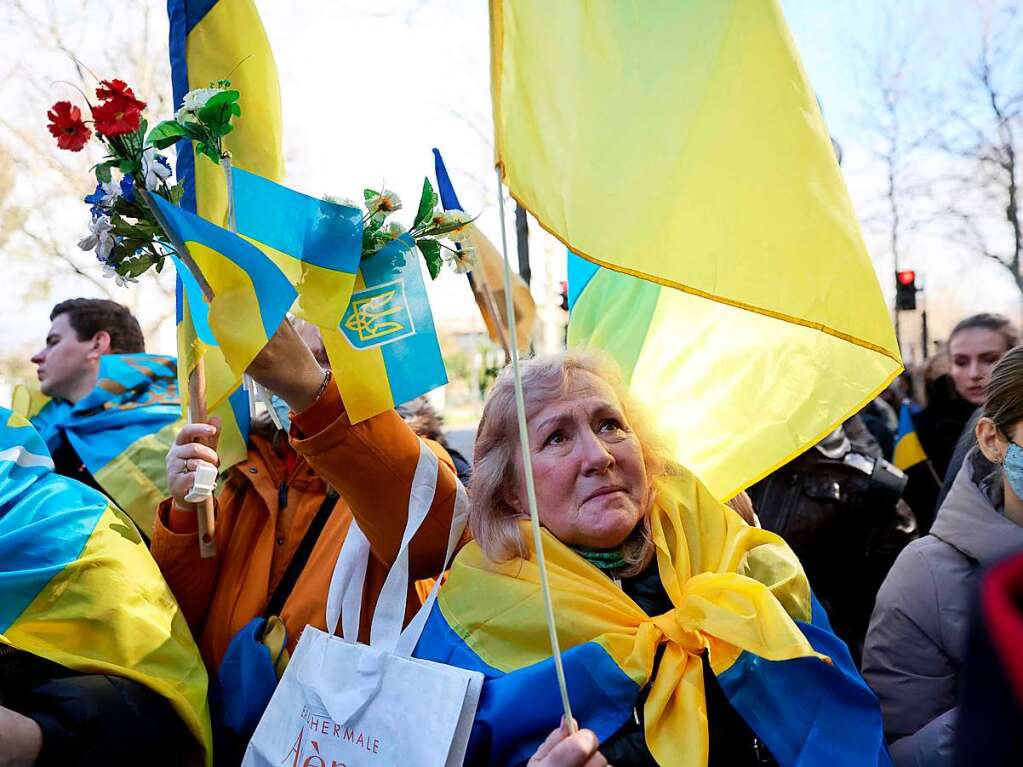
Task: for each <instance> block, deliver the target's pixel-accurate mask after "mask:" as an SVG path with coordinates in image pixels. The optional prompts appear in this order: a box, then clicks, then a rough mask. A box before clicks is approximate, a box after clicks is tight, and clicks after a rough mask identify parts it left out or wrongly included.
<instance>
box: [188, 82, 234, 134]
mask: <svg viewBox="0 0 1023 767" xmlns="http://www.w3.org/2000/svg"><path fill="white" fill-rule="evenodd" d="M239 95H240V94H239V93H238V91H220V93H215V94H214V95H213V96H212V97H211V98H210V100H209V101H207V102H206V103H205V104H204V105H203V108H202V109H200V110H199V112H198V114H197V115H196V117H198V118H199V122H201V123H203V124H204V125H206V126H207V127H208V128H209V129H210V131H211V132H212V133H213V134H214V135H216V136H225V135H227V133H229V132H230V130H231V128H230V127H229V126H230V124H231V118H232V117H238V116H239V115H241V113H242V110H241V107H240V106H238V104H237V101H238V97H239Z"/></svg>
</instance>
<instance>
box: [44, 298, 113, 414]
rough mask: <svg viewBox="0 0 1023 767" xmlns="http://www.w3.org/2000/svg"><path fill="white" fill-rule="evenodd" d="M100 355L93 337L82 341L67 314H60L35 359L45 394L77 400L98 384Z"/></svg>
mask: <svg viewBox="0 0 1023 767" xmlns="http://www.w3.org/2000/svg"><path fill="white" fill-rule="evenodd" d="M97 359H98V355H97V354H96V348H95V344H94V343H93V340H92V339H88V340H85V341H79V340H78V334H77V333H76V332H75V329H74V328H73V327H71V323H70V322H69V321H68V315H67V314H58V315H57V316H56V317H55V318H54V320H53V324H52V325H50V330H49V332H48V333H47V334H46V346H44V347H43V348H42V349H41V350H40V351H39V352H37V353H36V354H35V355H34V356H33V357H32V362H33V363H34V364H35V365H36V375H38V377H39V388H40V389H41V390H42V392H43V394H45V395H46V396H48V397H57V398H60V399H66V400H70V401H72V402H76V401H78V400H79V399H81V398H82V397H83V396H84V395H85V394H87V393H88V392H89V390H91V388H92V386H93V385H94V384H95V381H94V380H93V379H94V378H95V374H96V360H97ZM83 389H84V392H83Z"/></svg>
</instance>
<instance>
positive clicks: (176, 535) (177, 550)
mask: <svg viewBox="0 0 1023 767" xmlns="http://www.w3.org/2000/svg"><path fill="white" fill-rule="evenodd" d="M217 533H218V538H219V537H220V535H221V534H222V531H221V530H217ZM150 551H151V552H152V554H153V559H155V560H156V564H157V565H159V566H160V572H161V573H163V578H164V580H165V581H167V585H168V586H170V589H171V591H172V592H173V593H174V598H175V599H177V600H178V604H179V605H181V611H182V612H183V613H184V615H185V620H187V621H188V627H189V628H190V629H192V633H193V634H194V635H195V636H199V634H200V632H201V630H202V626H203V624H204V623H205V622H206V614H207V612H208V611H209V607H210V600H211V599H212V597H213V586H214V583H215V582H216V580H217V567H218V563H219V560H218V558H217V557H212V558H210V559H203V558H202V557H200V556H199V532H198V522H197V520H196V515H195V514H189V513H188V512H182V511H178V510H177V509H175V508H174V507H173V504H172V503H171V500H170V499H169V498H168V499H167V500H165V501H164V502H163V503H161V504H160V506H159V507H158V508H157V510H156V520H155V521H154V522H153V540H152V543H151V545H150Z"/></svg>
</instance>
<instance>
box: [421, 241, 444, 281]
mask: <svg viewBox="0 0 1023 767" xmlns="http://www.w3.org/2000/svg"><path fill="white" fill-rule="evenodd" d="M416 247H418V248H419V251H420V252H421V253H422V254H423V258H424V259H425V260H426V268H427V269H428V270H429V272H430V279H431V280H435V279H437V276H438V275H439V274H440V268H441V266H442V265H443V263H444V261H443V259H442V258H441V257H440V243H439V242H437V241H436V240H425V239H424V240H416Z"/></svg>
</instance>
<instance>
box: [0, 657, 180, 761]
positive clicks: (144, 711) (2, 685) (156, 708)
mask: <svg viewBox="0 0 1023 767" xmlns="http://www.w3.org/2000/svg"><path fill="white" fill-rule="evenodd" d="M0 705H2V706H4V707H6V708H9V709H11V710H12V711H16V712H17V713H19V714H21V715H22V716H27V717H28V718H29V719H32V720H33V721H35V722H36V724H38V725H39V727H40V729H41V730H42V732H43V750H42V752H41V753H40V755H39V759H38V761H37V762H36V767H58V766H59V767H100V766H101V765H102V766H103V767H107V766H108V765H122V764H123V765H128V764H146V765H157V766H158V767H178V765H187V764H192V763H194V762H193V761H191V760H194V759H195V757H196V755H195V753H194V750H193V749H194V743H195V739H194V738H193V737H192V735H191V733H190V732H189V731H188V729H187V727H186V726H185V724H184V723H183V722H182V721H181V719H180V718H179V717H178V715H177V713H175V711H174V709H173V707H172V706H171V704H170V702H169V701H168V700H167V699H166V698H164V697H162V696H160V695H158V694H157V693H155V692H153V691H152V690H150V689H149V688H148V687H146V686H145V685H142V684H140V683H139V682H135V681H133V680H131V679H125V678H124V677H119V676H112V675H108V674H80V673H77V672H75V671H71V670H70V669H67V668H64V667H63V666H59V665H57V664H56V663H52V662H50V661H48V660H44V659H42V658H39V657H37V656H35V655H31V654H29V653H26V652H22V651H19V650H14V649H12V648H10V647H8V646H6V645H0Z"/></svg>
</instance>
